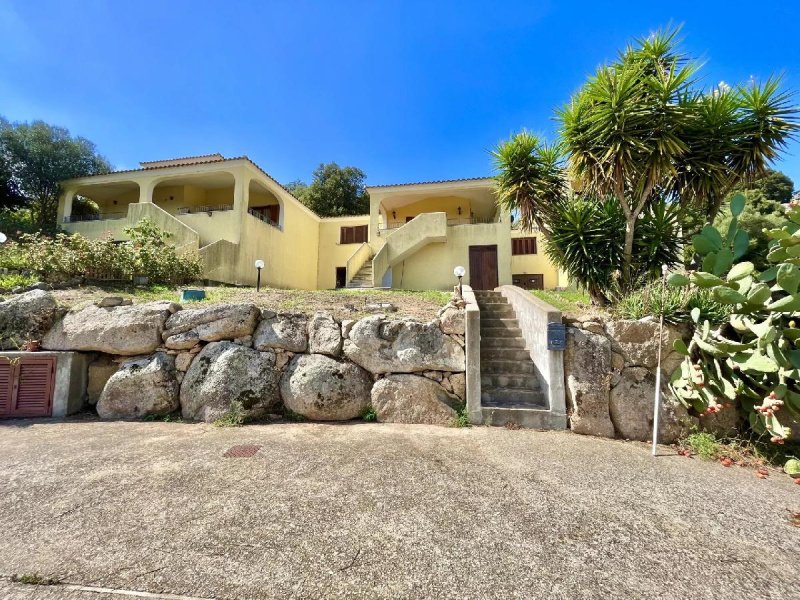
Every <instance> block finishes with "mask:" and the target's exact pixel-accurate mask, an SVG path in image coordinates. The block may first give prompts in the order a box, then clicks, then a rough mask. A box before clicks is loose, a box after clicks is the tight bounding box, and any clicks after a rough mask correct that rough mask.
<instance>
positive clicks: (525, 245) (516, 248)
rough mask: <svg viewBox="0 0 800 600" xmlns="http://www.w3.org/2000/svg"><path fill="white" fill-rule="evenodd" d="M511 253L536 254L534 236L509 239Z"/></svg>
mask: <svg viewBox="0 0 800 600" xmlns="http://www.w3.org/2000/svg"><path fill="white" fill-rule="evenodd" d="M511 254H512V255H514V254H536V238H535V237H525V238H514V239H512V240H511Z"/></svg>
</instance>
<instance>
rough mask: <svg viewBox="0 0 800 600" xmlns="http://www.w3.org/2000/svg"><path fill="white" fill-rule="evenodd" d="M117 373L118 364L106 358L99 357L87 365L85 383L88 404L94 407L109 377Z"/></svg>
mask: <svg viewBox="0 0 800 600" xmlns="http://www.w3.org/2000/svg"><path fill="white" fill-rule="evenodd" d="M117 371H119V364H118V363H116V362H114V361H113V360H111V358H110V357H108V356H103V355H101V356H99V357H98V358H96V359H95V360H93V361H92V362H90V363H89V368H88V376H87V383H86V396H87V399H88V400H89V404H92V405H95V404H97V401H98V400H100V396H101V395H102V393H103V390H104V389H105V387H106V383H108V380H109V379H111V376H112V375H113V374H114V373H116V372H117Z"/></svg>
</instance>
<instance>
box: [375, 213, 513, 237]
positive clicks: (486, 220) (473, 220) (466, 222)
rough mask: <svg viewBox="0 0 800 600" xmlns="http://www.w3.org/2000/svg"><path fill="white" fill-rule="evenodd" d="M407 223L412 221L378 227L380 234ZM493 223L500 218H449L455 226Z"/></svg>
mask: <svg viewBox="0 0 800 600" xmlns="http://www.w3.org/2000/svg"><path fill="white" fill-rule="evenodd" d="M407 223H410V221H406V222H405V223H403V222H402V221H395V222H393V223H389V224H388V225H380V226H379V227H378V235H380V234H381V232H384V231H394V230H395V229H400V228H401V227H402V226H403V225H406V224H407ZM492 223H500V219H498V218H496V217H453V218H451V219H447V226H448V227H454V226H456V225H486V224H492Z"/></svg>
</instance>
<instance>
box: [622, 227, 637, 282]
mask: <svg viewBox="0 0 800 600" xmlns="http://www.w3.org/2000/svg"><path fill="white" fill-rule="evenodd" d="M635 227H636V215H635V214H631V215H626V216H625V247H624V249H623V253H622V288H623V290H624V291H626V292H627V291H628V289H629V286H630V283H631V262H632V260H633V233H634V229H635Z"/></svg>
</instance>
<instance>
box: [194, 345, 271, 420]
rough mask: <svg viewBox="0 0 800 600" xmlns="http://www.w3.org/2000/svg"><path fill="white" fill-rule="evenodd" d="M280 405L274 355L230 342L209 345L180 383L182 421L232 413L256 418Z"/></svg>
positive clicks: (211, 418) (248, 418)
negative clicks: (235, 412) (183, 419)
mask: <svg viewBox="0 0 800 600" xmlns="http://www.w3.org/2000/svg"><path fill="white" fill-rule="evenodd" d="M279 403H280V396H279V393H278V372H277V371H276V370H275V353H274V352H258V351H257V350H253V349H252V348H246V347H245V346H240V345H239V344H234V343H233V342H212V343H210V344H208V345H207V346H206V347H205V348H203V349H202V350H201V351H200V353H199V354H198V355H197V357H196V358H195V359H194V360H193V361H192V364H191V366H190V367H189V370H188V371H186V375H185V376H184V378H183V382H182V383H181V410H182V412H183V417H184V418H185V419H192V420H196V421H206V422H208V423H211V422H214V421H216V420H217V419H219V418H220V417H223V416H225V415H226V414H227V413H229V412H231V411H237V412H239V413H240V414H241V416H242V417H243V418H244V419H245V420H253V419H258V418H260V417H262V416H264V415H266V414H267V413H268V412H269V411H270V410H272V409H274V408H276V407H277V405H278V404H279Z"/></svg>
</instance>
